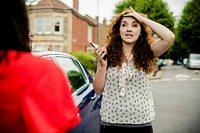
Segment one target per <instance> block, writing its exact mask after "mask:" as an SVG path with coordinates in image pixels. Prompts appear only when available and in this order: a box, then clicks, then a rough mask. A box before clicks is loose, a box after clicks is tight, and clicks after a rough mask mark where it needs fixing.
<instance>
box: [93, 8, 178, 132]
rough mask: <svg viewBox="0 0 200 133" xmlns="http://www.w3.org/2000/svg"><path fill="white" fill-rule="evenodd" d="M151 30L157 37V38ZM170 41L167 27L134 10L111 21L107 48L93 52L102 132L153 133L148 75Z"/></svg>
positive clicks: (152, 109) (95, 85) (171, 34)
mask: <svg viewBox="0 0 200 133" xmlns="http://www.w3.org/2000/svg"><path fill="white" fill-rule="evenodd" d="M151 31H153V32H154V33H155V34H157V36H158V37H157V38H156V39H155V38H153V37H152V32H151ZM173 40H174V34H173V33H172V32H171V31H170V30H169V29H168V28H166V27H165V26H163V25H161V24H159V23H157V22H155V21H152V20H150V19H148V18H147V17H145V16H144V15H142V14H140V13H137V12H136V11H135V10H133V9H132V10H127V11H125V12H123V13H121V14H119V15H118V16H117V17H116V18H115V19H114V20H113V22H112V24H111V27H110V30H109V32H108V35H107V40H106V46H105V47H101V48H97V49H95V53H96V55H97V58H98V67H97V72H96V76H95V79H94V89H95V92H96V93H97V94H102V95H103V99H102V103H101V110H100V115H101V133H110V132H118V133H119V132H125V133H152V132H153V127H152V125H151V122H152V121H153V119H154V117H155V111H154V103H153V97H152V92H151V88H150V82H149V77H148V74H149V73H151V72H153V71H155V70H156V62H155V59H156V57H158V56H160V55H162V54H163V53H164V52H165V51H166V50H167V49H168V48H169V46H170V44H171V43H172V42H173ZM105 55H106V58H104V56H105Z"/></svg>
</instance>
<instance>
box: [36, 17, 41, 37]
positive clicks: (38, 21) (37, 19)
mask: <svg viewBox="0 0 200 133" xmlns="http://www.w3.org/2000/svg"><path fill="white" fill-rule="evenodd" d="M35 20H36V23H35V25H36V34H42V17H41V16H37V17H36V18H35Z"/></svg>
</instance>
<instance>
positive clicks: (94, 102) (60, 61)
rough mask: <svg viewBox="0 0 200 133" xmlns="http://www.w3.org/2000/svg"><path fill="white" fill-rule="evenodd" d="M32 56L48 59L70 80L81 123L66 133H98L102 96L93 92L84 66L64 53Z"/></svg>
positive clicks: (41, 53) (37, 53)
mask: <svg viewBox="0 0 200 133" xmlns="http://www.w3.org/2000/svg"><path fill="white" fill-rule="evenodd" d="M33 54H34V55H36V56H40V57H42V58H46V59H49V60H51V61H52V62H53V63H55V64H57V65H58V66H60V68H61V69H62V70H63V72H64V73H65V74H66V76H67V77H68V78H66V80H67V79H69V80H70V83H71V86H72V89H73V94H72V96H73V98H74V100H75V103H76V105H77V106H78V107H79V109H80V115H81V118H82V122H81V123H80V124H79V125H78V126H76V127H75V128H73V129H71V131H69V132H68V133H99V132H100V115H99V110H100V103H101V99H102V96H101V95H96V93H95V92H94V89H93V85H92V82H93V79H92V77H91V75H90V74H89V73H88V71H87V70H86V68H85V67H84V65H83V64H82V63H81V62H80V61H79V60H78V59H77V58H75V57H74V56H72V55H70V54H66V53H61V52H53V51H48V52H34V53H33ZM55 115H56V114H55Z"/></svg>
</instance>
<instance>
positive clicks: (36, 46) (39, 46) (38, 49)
mask: <svg viewBox="0 0 200 133" xmlns="http://www.w3.org/2000/svg"><path fill="white" fill-rule="evenodd" d="M42 50H43V48H42V46H41V45H35V48H34V51H42Z"/></svg>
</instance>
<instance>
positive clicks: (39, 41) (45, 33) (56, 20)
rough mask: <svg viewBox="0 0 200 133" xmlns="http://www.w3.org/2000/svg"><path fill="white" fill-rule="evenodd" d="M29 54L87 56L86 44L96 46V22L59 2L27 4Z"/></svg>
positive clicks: (37, 0)
mask: <svg viewBox="0 0 200 133" xmlns="http://www.w3.org/2000/svg"><path fill="white" fill-rule="evenodd" d="M26 5H27V8H28V15H29V22H30V34H31V35H30V36H31V40H32V41H31V46H32V51H47V50H48V47H49V46H52V48H53V50H54V51H61V52H78V51H83V52H87V51H90V50H91V49H92V47H91V46H90V45H89V42H90V41H92V42H96V40H97V39H96V38H97V36H96V35H97V34H96V32H97V31H96V29H97V21H96V20H95V19H92V18H91V17H88V16H87V15H86V16H82V15H81V14H80V13H79V12H78V0H74V1H73V8H70V7H69V6H68V5H66V4H65V3H63V2H62V1H60V0H27V1H26Z"/></svg>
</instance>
